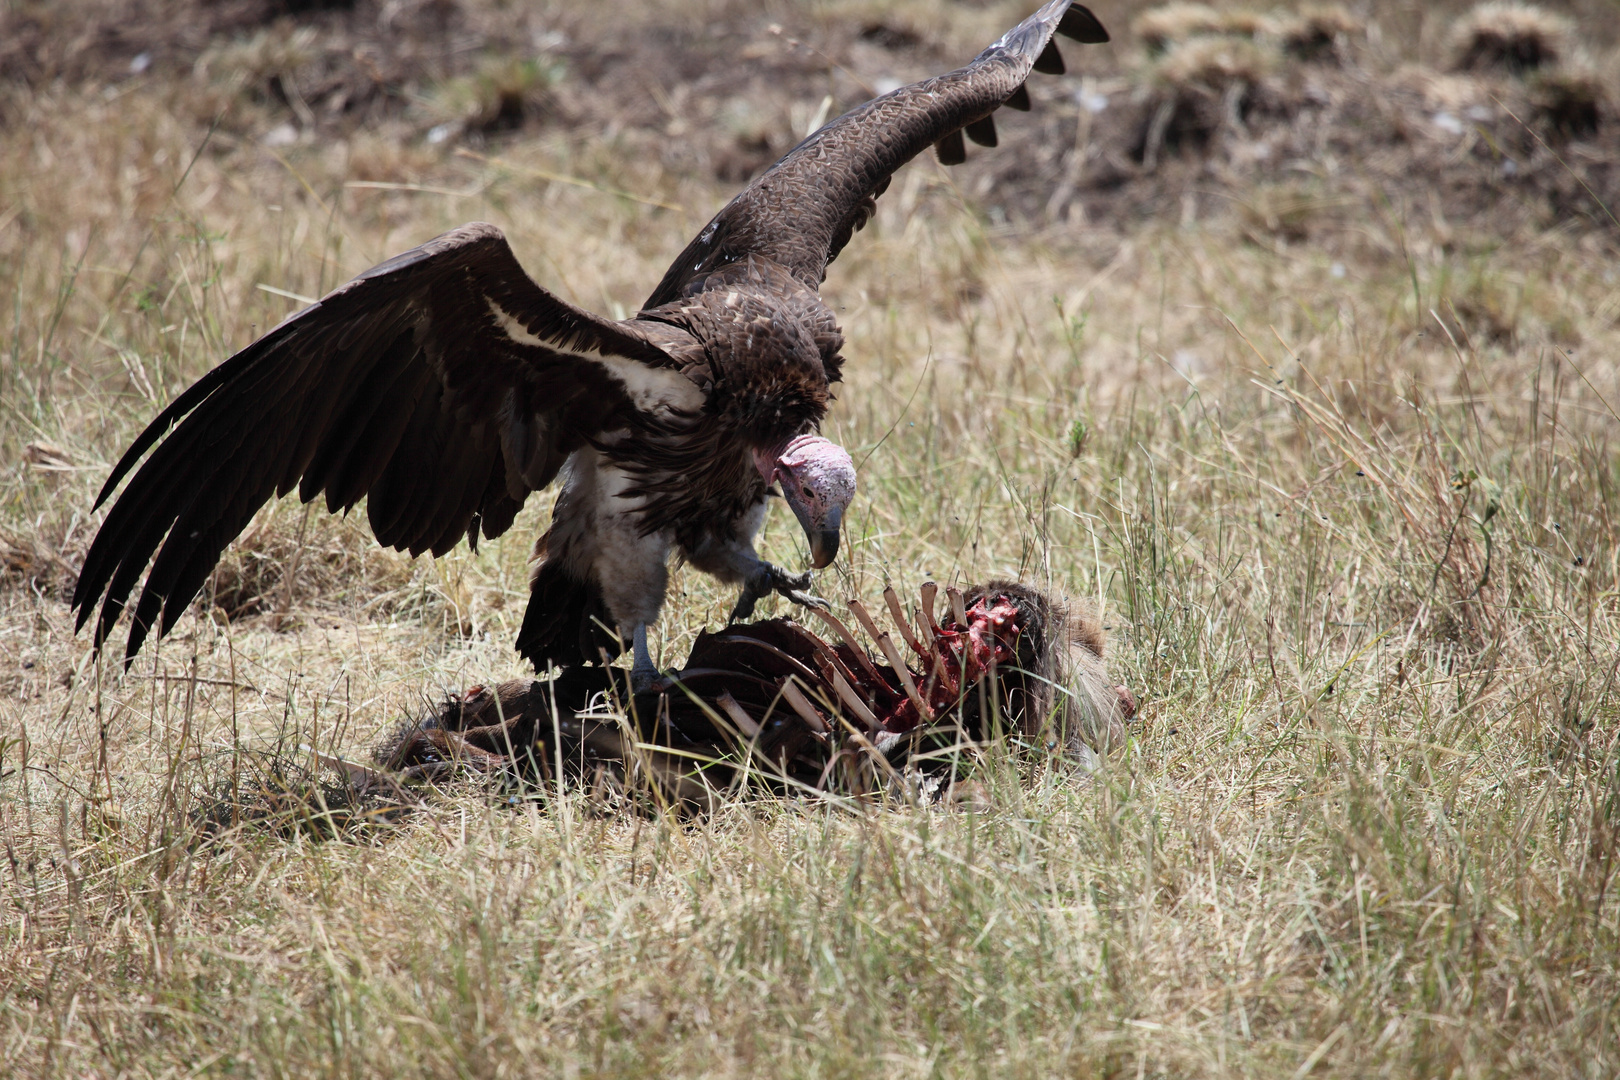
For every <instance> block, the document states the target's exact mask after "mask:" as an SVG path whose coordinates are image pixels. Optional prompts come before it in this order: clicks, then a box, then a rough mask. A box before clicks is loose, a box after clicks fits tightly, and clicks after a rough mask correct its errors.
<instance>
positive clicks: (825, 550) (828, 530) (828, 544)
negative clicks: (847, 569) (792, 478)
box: [782, 484, 844, 570]
mask: <svg viewBox="0 0 1620 1080" xmlns="http://www.w3.org/2000/svg"><path fill="white" fill-rule="evenodd" d="M782 495H783V497H784V498H785V499H786V500H787V504H788V505H789V506H790V507H792V508H793V516H794V517H796V518H798V519H799V527H800V528H802V529H803V530H804V538H805V540H807V541H808V542H809V544H810V565H811V566H812V567H814V568H815V569H817V570H820V569H822V568H823V567H825V566H830V565H831V564H832V561H833V560H834V559H836V558H837V557H838V539H839V533H840V531H841V528H842V525H843V521H844V511H843V508H842V507H837V506H835V507H833V508H832V509H830V510H828V511H827V515H826V517H825V518H824V519H823V520H821V521H817V520H816V519H815V518H814V517H813V516H812V515H811V513H810V510H809V508H808V507H806V506H805V505H804V502H803V500H801V499H800V498H799V495H798V492H796V491H794V490H793V485H791V484H783V485H782Z"/></svg>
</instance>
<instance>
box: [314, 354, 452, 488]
mask: <svg viewBox="0 0 1620 1080" xmlns="http://www.w3.org/2000/svg"><path fill="white" fill-rule="evenodd" d="M424 366H425V365H423V364H422V363H421V361H420V358H419V353H418V349H417V348H416V343H415V340H414V338H413V336H412V335H411V334H410V333H409V332H407V333H403V334H401V335H400V336H399V337H397V338H395V339H394V340H393V341H391V342H389V343H388V345H386V346H384V348H383V349H382V350H381V351H380V352H379V354H378V355H377V356H376V357H374V358H373V359H372V361H371V363H370V367H371V370H370V371H368V372H367V373H366V376H365V379H364V381H362V382H361V384H360V386H359V388H358V389H357V390H356V391H355V394H354V397H353V398H352V400H351V401H350V403H349V405H348V408H346V409H345V410H344V411H343V412H342V413H341V414H338V419H337V421H336V422H335V423H333V425H332V427H331V429H330V430H329V431H328V432H327V433H326V437H325V438H324V439H322V440H321V443H320V445H319V447H317V448H316V451H315V454H314V456H313V457H312V458H311V459H310V461H309V464H308V466H307V467H306V468H305V470H304V477H303V480H302V481H301V482H300V484H299V488H298V497H299V498H300V499H302V500H303V501H305V502H308V501H309V500H310V499H313V498H314V497H315V496H316V495H317V494H318V493H320V492H321V491H325V492H326V507H327V509H328V510H330V511H332V512H333V513H337V512H338V511H340V510H347V509H348V508H349V507H351V506H353V505H354V504H355V503H357V502H359V501H360V499H361V498H362V497H363V496H364V495H365V493H366V489H367V488H368V487H370V485H371V482H372V481H374V480H375V479H376V473H375V472H371V473H368V472H366V471H365V470H364V468H363V466H364V465H365V463H366V462H367V461H368V459H369V457H370V456H371V454H372V452H373V449H374V444H375V442H376V441H377V440H379V439H383V438H386V435H387V433H388V431H389V430H390V427H391V426H403V421H401V423H400V424H399V425H393V424H392V421H394V420H395V419H396V416H395V414H396V413H398V412H399V411H400V410H402V409H406V410H408V409H409V408H410V407H411V404H412V403H414V401H415V398H416V395H417V394H418V393H420V386H419V383H420V380H421V375H422V372H421V368H422V367H424ZM405 399H409V400H405ZM397 437H398V436H397V434H396V435H395V438H396V439H397ZM383 449H384V452H385V453H391V452H392V451H393V446H392V445H391V444H390V445H388V446H386V447H384V448H383Z"/></svg>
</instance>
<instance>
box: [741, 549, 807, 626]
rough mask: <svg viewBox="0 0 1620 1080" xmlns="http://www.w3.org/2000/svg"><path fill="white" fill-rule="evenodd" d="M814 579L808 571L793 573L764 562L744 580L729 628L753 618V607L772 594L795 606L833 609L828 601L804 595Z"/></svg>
mask: <svg viewBox="0 0 1620 1080" xmlns="http://www.w3.org/2000/svg"><path fill="white" fill-rule="evenodd" d="M812 576H813V575H812V573H811V571H809V570H806V571H805V572H804V573H802V574H790V573H788V572H787V571H786V570H784V569H782V568H781V567H780V566H777V565H776V564H775V563H768V562H761V563H760V564H759V566H758V568H757V569H755V570H754V572H753V573H751V574H749V575H748V576H747V577H746V578H744V579H743V588H742V594H741V595H740V596H738V597H737V606H736V607H734V608H732V609H731V618H729V619H727V620H726V625H727V626H730V625H731V624H732V623H734V622H741V621H742V620H743V619H747V618H749V617H750V616H752V615H753V614H754V605H755V604H757V603H758V602H759V601H760V600H761V599H763V598H764V597H767V596H769V595H771V593H773V592H775V593H781V594H782V595H783V596H785V597H787V598H788V599H789V600H791V601H793V602H794V603H795V604H802V605H804V606H805V607H819V608H826V609H828V610H831V608H832V605H830V604H828V603H827V601H825V600H823V599H822V598H821V597H819V596H812V595H811V594H810V593H808V592H805V590H806V589H808V588H809V587H810V581H811V578H812Z"/></svg>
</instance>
